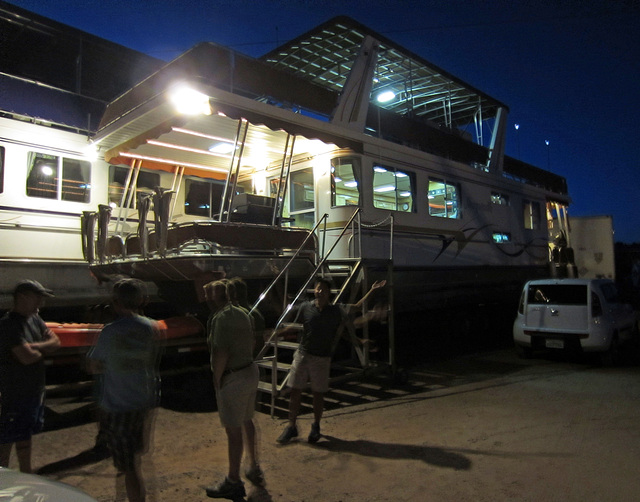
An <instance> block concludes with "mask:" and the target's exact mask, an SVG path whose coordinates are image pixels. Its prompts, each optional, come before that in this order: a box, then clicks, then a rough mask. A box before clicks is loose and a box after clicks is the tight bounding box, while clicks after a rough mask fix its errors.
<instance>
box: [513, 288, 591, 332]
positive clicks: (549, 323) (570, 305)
mask: <svg viewBox="0 0 640 502" xmlns="http://www.w3.org/2000/svg"><path fill="white" fill-rule="evenodd" d="M587 302H588V287H587V285H586V284H554V283H549V284H541V283H537V284H536V283H532V284H529V288H528V291H527V310H526V313H525V315H526V320H525V326H526V328H527V329H528V330H533V331H536V332H538V333H540V334H547V335H548V336H553V335H554V334H555V333H557V334H559V335H561V334H568V333H576V334H577V333H586V332H587V331H588V317H589V309H588V308H587Z"/></svg>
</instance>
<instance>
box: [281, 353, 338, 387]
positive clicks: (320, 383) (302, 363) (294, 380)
mask: <svg viewBox="0 0 640 502" xmlns="http://www.w3.org/2000/svg"><path fill="white" fill-rule="evenodd" d="M330 371H331V358H330V357H320V356H313V355H311V354H305V353H304V352H301V351H300V350H296V352H295V354H294V356H293V363H292V364H291V376H290V377H289V382H288V384H287V385H288V386H289V387H292V388H294V389H304V388H305V387H306V386H307V383H308V382H310V383H311V391H312V392H322V393H324V392H327V391H328V390H329V374H330Z"/></svg>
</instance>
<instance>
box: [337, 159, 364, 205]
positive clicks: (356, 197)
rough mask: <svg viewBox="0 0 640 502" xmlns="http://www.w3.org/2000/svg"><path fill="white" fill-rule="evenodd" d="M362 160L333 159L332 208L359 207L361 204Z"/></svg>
mask: <svg viewBox="0 0 640 502" xmlns="http://www.w3.org/2000/svg"><path fill="white" fill-rule="evenodd" d="M359 180H360V159H357V158H351V157H340V158H336V159H331V206H332V207H337V206H357V205H358V203H359V202H360V184H359V182H358V181H359Z"/></svg>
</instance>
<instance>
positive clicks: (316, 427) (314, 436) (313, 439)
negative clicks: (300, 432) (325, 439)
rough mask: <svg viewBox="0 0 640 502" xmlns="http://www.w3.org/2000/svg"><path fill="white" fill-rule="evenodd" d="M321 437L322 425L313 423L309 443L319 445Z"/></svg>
mask: <svg viewBox="0 0 640 502" xmlns="http://www.w3.org/2000/svg"><path fill="white" fill-rule="evenodd" d="M320 437H321V434H320V424H319V423H318V422H313V423H312V424H311V432H310V433H309V437H308V438H307V441H308V442H309V443H317V442H318V440H319V439H320Z"/></svg>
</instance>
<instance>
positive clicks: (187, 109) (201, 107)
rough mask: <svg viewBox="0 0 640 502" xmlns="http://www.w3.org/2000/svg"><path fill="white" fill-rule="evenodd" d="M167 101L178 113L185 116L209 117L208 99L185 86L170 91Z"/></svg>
mask: <svg viewBox="0 0 640 502" xmlns="http://www.w3.org/2000/svg"><path fill="white" fill-rule="evenodd" d="M169 99H170V100H171V103H173V106H175V107H176V110H178V112H179V113H183V114H185V115H199V114H203V115H211V106H210V105H209V97H208V96H206V95H204V94H202V93H201V92H198V91H196V90H195V89H191V88H190V87H187V86H180V87H177V88H175V89H174V90H172V91H171V93H170V95H169Z"/></svg>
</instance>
